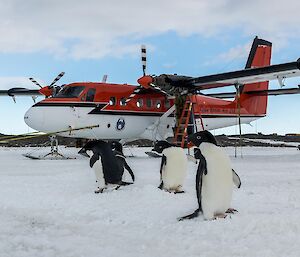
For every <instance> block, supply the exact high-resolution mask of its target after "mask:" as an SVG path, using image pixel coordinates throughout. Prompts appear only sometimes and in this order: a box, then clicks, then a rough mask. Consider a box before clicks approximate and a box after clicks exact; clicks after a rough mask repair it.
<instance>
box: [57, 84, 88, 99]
mask: <svg viewBox="0 0 300 257" xmlns="http://www.w3.org/2000/svg"><path fill="white" fill-rule="evenodd" d="M84 88H85V87H84V86H65V87H63V88H62V90H60V91H59V92H58V93H57V94H56V95H55V98H77V97H78V96H79V95H80V94H81V93H82V91H83V90H84Z"/></svg>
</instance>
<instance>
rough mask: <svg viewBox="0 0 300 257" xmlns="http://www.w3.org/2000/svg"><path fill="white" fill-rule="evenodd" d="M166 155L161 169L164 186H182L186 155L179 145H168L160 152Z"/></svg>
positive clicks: (170, 187) (175, 187)
mask: <svg viewBox="0 0 300 257" xmlns="http://www.w3.org/2000/svg"><path fill="white" fill-rule="evenodd" d="M162 153H163V154H164V155H165V156H166V159H167V160H166V161H167V163H166V165H165V166H164V168H163V170H162V180H163V183H164V188H165V189H168V190H176V189H178V188H179V187H182V186H183V183H184V180H185V178H186V173H187V172H186V170H187V157H186V154H185V152H184V150H183V149H182V148H180V147H170V148H167V149H165V150H163V152H162Z"/></svg>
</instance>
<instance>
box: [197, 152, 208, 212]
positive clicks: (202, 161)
mask: <svg viewBox="0 0 300 257" xmlns="http://www.w3.org/2000/svg"><path fill="white" fill-rule="evenodd" d="M197 159H199V165H198V169H197V174H196V193H197V200H198V206H199V211H201V212H202V204H201V192H202V177H203V174H204V175H207V166H206V160H205V158H204V156H203V155H202V154H201V151H200V149H199V152H197Z"/></svg>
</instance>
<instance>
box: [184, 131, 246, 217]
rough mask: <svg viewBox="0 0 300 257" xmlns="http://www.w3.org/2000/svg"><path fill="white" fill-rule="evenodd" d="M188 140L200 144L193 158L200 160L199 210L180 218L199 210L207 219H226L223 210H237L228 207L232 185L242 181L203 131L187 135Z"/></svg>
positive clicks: (224, 155)
mask: <svg viewBox="0 0 300 257" xmlns="http://www.w3.org/2000/svg"><path fill="white" fill-rule="evenodd" d="M188 141H189V142H192V143H193V144H194V145H195V146H198V147H199V148H195V149H194V154H195V158H196V159H199V165H198V169H197V174H196V193H197V200H198V209H197V210H196V211H194V212H193V213H192V214H190V215H187V216H184V217H181V218H179V220H184V219H192V218H195V217H197V216H198V215H199V213H200V212H202V213H203V216H204V219H206V220H212V219H215V218H218V217H219V218H225V217H226V213H234V212H236V210H235V209H231V208H230V203H231V198H232V191H233V185H234V184H235V185H236V186H237V187H238V188H239V187H240V186H241V180H240V178H239V176H238V175H237V174H236V172H235V171H234V170H233V169H232V168H231V162H230V159H229V157H228V155H227V154H226V153H225V152H224V151H223V150H222V149H221V148H220V147H218V146H217V141H216V139H215V137H214V136H213V135H212V134H211V133H210V132H208V131H206V130H205V131H200V132H197V133H195V134H193V135H190V136H188Z"/></svg>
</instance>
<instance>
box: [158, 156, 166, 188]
mask: <svg viewBox="0 0 300 257" xmlns="http://www.w3.org/2000/svg"><path fill="white" fill-rule="evenodd" d="M166 164H167V157H166V156H165V155H162V157H161V163H160V170H159V174H160V181H161V182H160V185H159V186H158V188H159V189H161V190H162V189H163V187H164V182H163V181H162V171H163V168H164V166H165V165H166Z"/></svg>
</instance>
